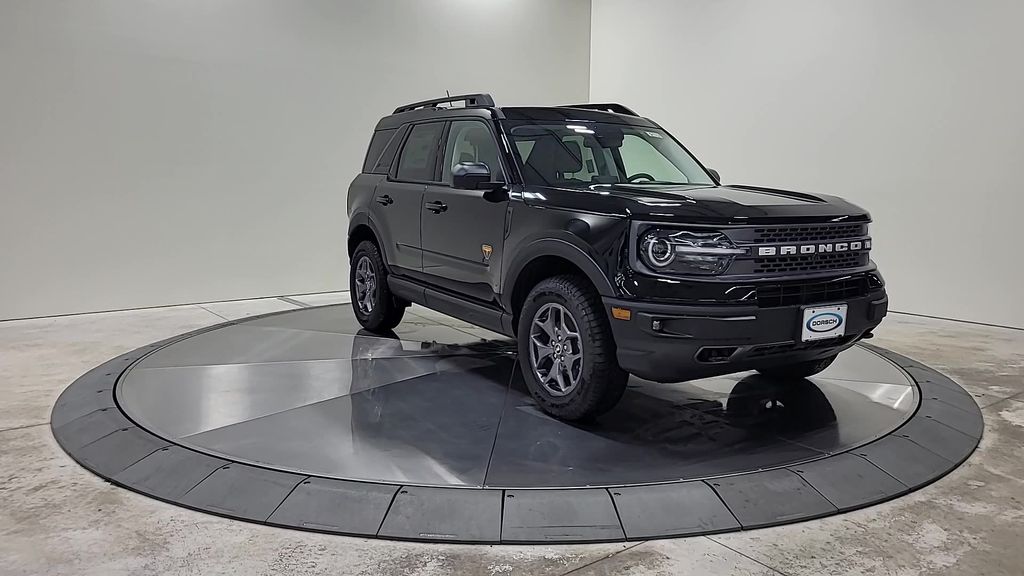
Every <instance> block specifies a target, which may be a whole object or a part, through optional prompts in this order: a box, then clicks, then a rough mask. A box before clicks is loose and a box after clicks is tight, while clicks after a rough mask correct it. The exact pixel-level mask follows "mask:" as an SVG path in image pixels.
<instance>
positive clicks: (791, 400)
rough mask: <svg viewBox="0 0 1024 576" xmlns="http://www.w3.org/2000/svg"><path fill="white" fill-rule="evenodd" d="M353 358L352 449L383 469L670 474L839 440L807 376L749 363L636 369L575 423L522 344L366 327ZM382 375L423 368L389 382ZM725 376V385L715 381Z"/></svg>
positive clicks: (725, 467)
mask: <svg viewBox="0 0 1024 576" xmlns="http://www.w3.org/2000/svg"><path fill="white" fill-rule="evenodd" d="M351 356H352V378H353V384H352V390H353V394H352V397H351V410H352V412H351V421H350V433H351V437H352V441H353V450H354V452H355V453H357V454H358V455H357V456H356V457H357V458H358V459H359V460H365V461H373V462H374V465H373V468H374V469H375V470H376V473H377V474H378V475H382V476H386V477H387V478H380V479H392V480H393V479H395V478H396V477H397V478H402V479H406V480H408V479H411V478H420V479H421V481H423V482H425V483H455V484H469V485H492V486H499V485H508V486H517V485H526V483H527V482H528V483H529V485H537V484H538V483H539V484H540V485H547V484H548V483H549V484H551V485H566V484H565V483H567V482H568V483H569V484H568V485H593V484H602V483H606V482H607V483H612V482H643V481H666V480H670V479H678V478H680V477H689V476H695V477H701V476H705V475H710V474H719V473H729V472H730V471H732V470H733V469H735V470H737V471H739V470H741V469H743V470H746V469H749V468H750V466H751V464H754V465H768V466H770V465H783V464H788V463H792V462H796V461H801V460H806V459H810V458H814V457H818V456H821V455H823V454H824V453H825V452H827V451H830V450H832V449H834V448H835V447H836V446H837V445H838V444H839V435H838V427H837V425H836V414H835V411H834V410H833V408H832V406H831V404H830V403H829V400H828V398H827V397H826V395H825V394H824V393H823V392H822V391H821V389H820V388H819V387H818V385H817V384H815V382H813V381H811V380H806V379H801V380H796V381H786V382H783V381H779V380H774V379H772V378H769V377H765V376H761V375H758V374H751V375H747V376H745V377H743V378H741V379H739V380H735V379H733V380H729V379H714V382H713V384H714V386H710V387H709V385H708V381H699V382H698V383H697V385H695V384H694V383H682V384H671V385H666V384H656V383H652V382H645V381H642V380H639V379H633V380H632V381H631V383H630V387H629V389H628V390H627V392H626V395H625V397H624V398H623V400H622V402H621V403H620V405H619V406H618V407H617V408H616V409H615V410H614V411H612V412H611V413H609V414H607V415H605V416H603V417H602V418H600V419H598V420H596V421H593V422H584V423H566V422H561V421H558V420H555V419H553V418H551V417H549V416H547V415H546V414H544V413H543V412H541V411H540V410H539V409H538V408H537V407H536V405H535V404H534V402H533V400H532V398H531V397H530V396H529V394H528V392H527V391H526V388H525V385H524V383H523V381H522V376H521V374H520V373H519V371H518V368H517V367H516V366H515V360H514V343H513V342H511V341H484V340H481V341H478V342H475V343H469V344H458V345H453V344H438V343H432V342H431V343H426V342H424V343H416V342H404V341H401V340H399V338H398V337H397V336H396V335H394V334H389V335H380V334H373V333H369V332H365V331H363V332H360V333H359V334H358V335H357V337H356V339H355V341H354V343H353V350H352V355H351ZM396 364H402V365H404V367H405V368H404V369H397V368H396ZM382 373H388V374H396V373H408V374H412V375H414V376H412V377H410V378H407V379H400V380H396V381H389V382H382V381H381V380H380V375H381V374H382ZM725 387H728V390H727V393H725V394H724V395H722V394H717V393H713V392H709V391H714V390H718V391H725ZM802 438H807V439H810V440H812V441H809V444H812V445H814V446H825V447H827V448H826V449H821V450H819V449H815V448H813V447H810V446H807V445H804V444H803V443H801V439H802ZM385 468H386V470H385ZM428 479H429V480H428Z"/></svg>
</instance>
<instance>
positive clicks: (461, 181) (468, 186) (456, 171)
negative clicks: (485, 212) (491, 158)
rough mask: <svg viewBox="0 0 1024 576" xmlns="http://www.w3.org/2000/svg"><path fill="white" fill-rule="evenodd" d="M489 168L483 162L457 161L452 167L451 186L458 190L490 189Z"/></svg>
mask: <svg viewBox="0 0 1024 576" xmlns="http://www.w3.org/2000/svg"><path fill="white" fill-rule="evenodd" d="M494 186H495V183H492V182H491V169H490V168H488V167H487V164H484V163H483V162H459V163H458V164H456V165H455V167H454V168H452V188H458V189H460V190H481V189H484V190H486V189H490V188H493V187H494Z"/></svg>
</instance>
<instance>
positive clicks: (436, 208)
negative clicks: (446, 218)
mask: <svg viewBox="0 0 1024 576" xmlns="http://www.w3.org/2000/svg"><path fill="white" fill-rule="evenodd" d="M423 207H424V208H426V209H427V210H430V211H431V212H433V213H434V214H440V213H441V212H444V211H445V210H447V209H448V205H447V204H445V203H444V202H441V201H440V200H434V201H433V202H427V203H426V204H424V205H423Z"/></svg>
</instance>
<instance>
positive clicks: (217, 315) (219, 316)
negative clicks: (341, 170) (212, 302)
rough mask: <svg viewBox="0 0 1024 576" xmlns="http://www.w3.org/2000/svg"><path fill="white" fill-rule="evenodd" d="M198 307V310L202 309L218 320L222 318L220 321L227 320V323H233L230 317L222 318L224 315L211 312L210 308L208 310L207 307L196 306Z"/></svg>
mask: <svg viewBox="0 0 1024 576" xmlns="http://www.w3.org/2000/svg"><path fill="white" fill-rule="evenodd" d="M196 307H197V308H202V309H203V310H206V311H207V312H209V313H210V314H213V315H214V316H216V317H217V318H220V319H222V320H226V321H228V322H230V321H231V318H228V317H226V316H222V315H220V314H217V313H216V312H214V311H213V310H210V309H209V308H207V307H206V306H203V305H202V304H196Z"/></svg>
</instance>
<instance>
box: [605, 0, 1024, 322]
mask: <svg viewBox="0 0 1024 576" xmlns="http://www.w3.org/2000/svg"><path fill="white" fill-rule="evenodd" d="M1021 22H1024V3H1020V2H1002V1H983V2H963V1H957V0H900V1H898V2H893V1H891V0H858V1H854V2H839V1H835V2H825V1H821V0H775V1H772V2H764V1H760V0H594V2H593V27H592V31H591V37H592V46H593V49H592V52H591V84H590V86H591V94H590V97H591V100H592V101H594V102H598V101H620V102H622V103H624V104H626V105H627V106H630V107H632V108H634V109H635V110H637V111H638V112H639V113H641V114H644V115H647V116H650V117H651V118H653V119H654V120H656V121H657V122H660V123H661V124H663V125H664V126H665V127H666V128H668V129H669V130H670V131H672V132H673V133H675V134H676V135H677V136H678V137H679V138H680V139H681V140H683V141H684V143H686V144H687V145H688V147H690V149H691V150H693V151H694V152H695V153H696V154H697V155H698V156H700V157H701V158H702V159H703V160H705V162H706V163H707V164H709V165H710V166H713V167H715V168H717V169H718V170H719V171H720V172H721V173H722V176H723V179H724V180H725V181H726V182H735V183H745V184H763V185H768V186H777V187H780V188H791V189H795V190H803V191H812V192H813V191H816V192H822V193H828V194H838V195H841V196H845V197H847V198H848V199H850V200H852V201H854V202H857V203H859V204H861V205H863V206H864V207H866V208H868V209H869V210H870V211H871V212H872V215H873V216H874V218H875V224H874V225H873V227H872V234H873V236H874V237H875V250H874V254H875V260H876V261H877V262H878V263H879V265H880V266H881V267H882V271H883V273H884V275H885V278H886V280H887V281H888V283H889V289H890V295H891V299H892V307H893V308H894V309H896V310H900V311H907V312H915V313H921V314H930V315H938V316H944V317H951V318H959V319H966V320H974V321H980V322H991V323H996V324H1003V325H1012V326H1018V327H1024V303H1022V302H1024V299H1022V298H1021V295H1020V294H1018V292H1017V291H1018V290H1020V289H1021V286H1022V284H1024V272H1022V270H1024V256H1022V255H1021V249H1020V246H1019V245H1018V242H1019V241H1020V238H1021V236H1022V234H1021V232H1020V230H1021V227H1020V224H1019V223H1020V222H1021V219H1022V217H1024V190H1022V185H1021V176H1020V172H1021V170H1022V168H1021V167H1022V165H1024V164H1022V158H1024V111H1022V109H1024V104H1022V103H1024V74H1022V72H1021V70H1022V64H1021V58H1022V56H1024V34H1022V33H1021V30H1020V28H1021ZM624 23H625V25H624Z"/></svg>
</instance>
